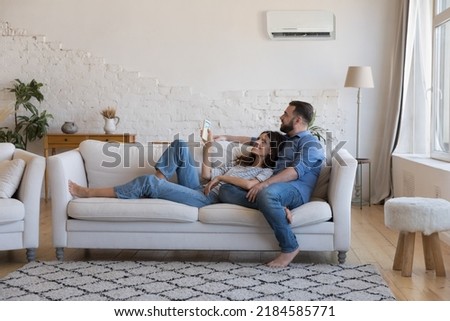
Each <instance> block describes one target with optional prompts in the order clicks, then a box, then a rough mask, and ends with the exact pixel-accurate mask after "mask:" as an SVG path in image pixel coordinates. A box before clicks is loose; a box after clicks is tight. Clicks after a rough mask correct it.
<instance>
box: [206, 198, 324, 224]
mask: <svg viewBox="0 0 450 321" xmlns="http://www.w3.org/2000/svg"><path fill="white" fill-rule="evenodd" d="M292 215H293V219H292V224H291V226H292V227H298V226H305V225H309V224H316V223H320V222H326V221H329V220H330V219H331V216H332V214H331V208H330V205H329V204H328V203H326V202H324V201H314V202H309V203H306V204H304V205H302V206H300V207H297V208H295V209H293V210H292ZM198 217H199V221H201V222H203V223H207V224H226V225H245V226H259V227H262V226H264V227H267V226H268V223H267V221H266V219H265V218H264V215H263V214H262V213H261V212H259V211H258V210H255V209H252V208H247V207H243V206H240V205H234V204H224V203H219V204H213V205H209V206H205V207H202V208H200V209H199V215H198Z"/></svg>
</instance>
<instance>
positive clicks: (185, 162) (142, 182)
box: [69, 130, 290, 220]
mask: <svg viewBox="0 0 450 321" xmlns="http://www.w3.org/2000/svg"><path fill="white" fill-rule="evenodd" d="M283 139H284V137H283V135H282V134H280V133H278V132H274V131H264V132H262V133H261V134H260V135H259V137H258V139H257V140H256V141H255V142H254V145H253V146H252V148H251V151H250V154H249V155H248V156H241V157H240V158H238V159H237V162H236V164H234V165H233V166H230V165H222V166H220V167H217V168H212V167H211V164H210V149H211V146H213V144H214V141H213V135H212V133H211V131H209V130H208V140H207V142H206V144H205V146H204V148H203V162H202V178H203V179H206V180H209V182H208V183H207V184H206V185H205V186H203V185H202V184H201V182H200V178H199V175H198V172H197V169H196V168H195V167H194V165H193V164H194V162H193V158H192V155H191V154H190V153H189V149H188V145H187V144H186V143H185V142H184V141H181V140H175V141H173V142H172V143H171V144H170V146H169V147H168V148H167V149H166V150H165V151H164V153H163V155H162V156H161V158H160V159H159V160H158V162H157V163H156V165H155V168H156V174H154V175H143V176H139V177H137V178H135V179H133V180H132V181H130V182H128V183H126V184H124V185H119V186H114V187H105V188H88V187H82V186H80V185H77V184H75V183H74V182H72V181H69V191H70V193H71V194H72V195H73V196H75V197H114V198H122V199H137V198H159V199H165V200H169V201H174V202H178V203H182V204H186V205H190V206H195V207H203V206H206V205H210V204H214V203H217V202H218V201H219V198H218V195H219V188H220V186H221V184H222V183H228V184H233V185H236V186H239V187H241V188H243V189H245V190H249V189H250V188H251V187H252V186H254V185H255V184H257V183H259V182H262V181H264V180H266V179H268V178H269V177H270V176H272V172H273V166H274V165H275V161H276V160H277V158H278V147H279V146H280V144H281V142H282V141H283ZM175 173H177V179H178V184H176V183H172V182H169V181H168V180H169V179H170V178H171V177H172V176H173V175H174V174H175ZM287 214H288V215H289V214H290V213H289V211H287ZM288 220H290V218H289V217H288Z"/></svg>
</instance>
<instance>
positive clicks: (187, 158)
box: [114, 140, 218, 207]
mask: <svg viewBox="0 0 450 321" xmlns="http://www.w3.org/2000/svg"><path fill="white" fill-rule="evenodd" d="M155 168H157V169H158V170H159V171H160V172H161V173H162V174H163V175H164V176H165V177H166V178H167V179H170V178H171V177H172V176H173V175H174V174H175V173H176V174H177V180H178V184H175V183H172V182H169V181H167V180H165V179H160V178H158V177H156V176H155V175H144V176H140V177H137V178H135V179H133V180H132V181H130V182H128V183H126V184H124V185H120V186H115V187H114V192H115V193H116V196H117V198H128V199H137V198H160V199H165V200H169V201H173V202H177V203H182V204H186V205H190V206H194V207H203V206H206V205H209V204H213V203H217V202H218V196H217V195H216V194H214V193H209V195H205V194H204V193H203V186H202V185H201V183H200V178H199V173H198V169H197V168H196V167H195V163H194V160H193V158H192V156H191V154H190V153H189V147H188V145H187V144H186V143H185V142H184V141H181V140H175V141H173V142H172V143H171V144H170V146H169V147H168V148H167V149H166V150H165V151H164V153H163V155H162V156H161V158H160V159H159V160H158V162H157V163H156V165H155Z"/></svg>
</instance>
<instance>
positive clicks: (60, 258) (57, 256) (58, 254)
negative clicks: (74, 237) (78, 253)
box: [56, 247, 64, 261]
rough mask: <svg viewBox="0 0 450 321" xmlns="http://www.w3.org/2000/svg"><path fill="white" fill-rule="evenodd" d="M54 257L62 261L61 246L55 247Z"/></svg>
mask: <svg viewBox="0 0 450 321" xmlns="http://www.w3.org/2000/svg"><path fill="white" fill-rule="evenodd" d="M56 259H57V260H58V261H64V248H63V247H57V248H56Z"/></svg>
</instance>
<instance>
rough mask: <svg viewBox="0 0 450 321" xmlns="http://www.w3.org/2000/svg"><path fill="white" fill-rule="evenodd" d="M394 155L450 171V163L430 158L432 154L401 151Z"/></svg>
mask: <svg viewBox="0 0 450 321" xmlns="http://www.w3.org/2000/svg"><path fill="white" fill-rule="evenodd" d="M392 156H393V157H394V156H395V157H399V158H402V159H406V160H409V161H411V162H416V163H419V164H421V165H425V166H429V167H433V168H436V169H440V170H444V171H449V172H450V163H448V162H445V161H441V160H438V159H434V158H430V156H428V155H425V154H401V153H393V154H392Z"/></svg>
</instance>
